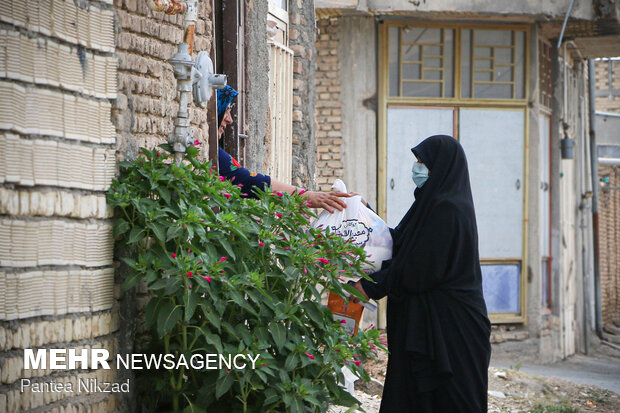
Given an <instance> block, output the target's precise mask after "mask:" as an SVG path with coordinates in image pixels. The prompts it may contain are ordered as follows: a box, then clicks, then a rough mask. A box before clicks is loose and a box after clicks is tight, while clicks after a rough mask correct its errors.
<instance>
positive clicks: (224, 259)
mask: <svg viewBox="0 0 620 413" xmlns="http://www.w3.org/2000/svg"><path fill="white" fill-rule="evenodd" d="M227 259H228V258H226V257H222V258H220V260H219V261H218V264H219V263H220V262H224V261H226V260H227Z"/></svg>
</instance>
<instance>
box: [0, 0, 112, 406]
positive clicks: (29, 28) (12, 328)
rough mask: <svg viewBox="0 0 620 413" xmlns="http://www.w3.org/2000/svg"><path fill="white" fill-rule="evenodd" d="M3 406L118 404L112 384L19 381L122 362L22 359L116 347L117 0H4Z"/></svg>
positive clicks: (0, 175)
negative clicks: (51, 386)
mask: <svg viewBox="0 0 620 413" xmlns="http://www.w3.org/2000/svg"><path fill="white" fill-rule="evenodd" d="M0 32H1V33H0V246H1V247H0V371H1V375H0V376H1V377H0V379H1V384H0V411H3V412H19V411H30V410H33V411H49V412H60V411H61V410H62V411H65V412H67V411H71V412H73V411H78V410H80V411H84V412H94V411H97V412H99V411H113V410H115V409H116V407H117V406H118V401H117V399H116V397H115V396H114V395H111V394H106V393H95V394H86V393H78V392H75V393H70V392H55V393H51V392H47V393H35V392H32V391H30V389H27V390H26V391H24V392H23V393H22V392H20V389H19V385H20V379H21V378H30V379H31V380H32V382H33V383H41V382H51V381H55V382H63V383H69V382H70V383H72V384H73V385H74V386H76V384H77V380H78V378H99V379H100V380H114V379H115V372H114V371H113V370H95V371H80V370H62V371H58V370H56V371H52V370H49V369H47V370H46V369H38V370H24V369H23V350H22V349H24V348H88V347H96V348H106V349H108V350H109V351H110V352H111V353H112V354H114V353H115V351H116V346H117V341H116V336H117V333H116V331H117V330H118V328H119V319H118V313H117V311H116V309H117V305H118V304H117V303H116V300H115V296H114V294H113V291H114V269H113V267H112V264H113V261H112V259H113V256H112V248H113V240H112V234H111V229H112V221H111V219H110V218H111V212H110V211H109V209H108V208H107V206H106V202H105V194H104V191H105V190H106V189H107V188H108V186H109V184H110V182H111V180H112V178H113V176H114V172H115V156H114V155H115V154H114V152H115V150H114V143H115V131H114V127H113V125H112V123H111V122H110V112H111V101H112V100H113V99H114V98H115V97H116V90H117V86H116V58H115V55H114V51H115V49H114V44H115V42H114V9H113V5H112V2H111V1H90V2H79V3H74V2H73V1H66V0H46V1H37V2H26V1H14V2H4V3H3V4H2V5H1V6H0Z"/></svg>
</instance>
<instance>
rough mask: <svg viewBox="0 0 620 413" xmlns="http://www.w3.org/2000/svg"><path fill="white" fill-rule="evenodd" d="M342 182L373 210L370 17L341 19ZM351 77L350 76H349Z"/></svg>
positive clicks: (373, 94)
mask: <svg viewBox="0 0 620 413" xmlns="http://www.w3.org/2000/svg"><path fill="white" fill-rule="evenodd" d="M340 30H341V36H342V37H341V39H342V40H341V42H340V51H339V54H340V56H341V57H340V59H341V73H340V79H341V88H342V91H341V93H340V100H341V102H342V162H343V167H344V176H343V180H344V182H345V183H346V184H347V189H348V190H349V191H352V192H358V193H361V194H362V195H363V196H364V198H365V199H366V201H368V202H369V203H370V204H371V205H372V206H373V208H374V207H376V206H377V49H376V29H375V20H374V18H372V17H345V18H342V19H341V25H340ZM351 73H353V74H354V76H351Z"/></svg>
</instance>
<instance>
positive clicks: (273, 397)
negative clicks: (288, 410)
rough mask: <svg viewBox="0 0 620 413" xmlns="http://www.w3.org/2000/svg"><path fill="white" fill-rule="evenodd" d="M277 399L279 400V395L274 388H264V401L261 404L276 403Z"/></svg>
mask: <svg viewBox="0 0 620 413" xmlns="http://www.w3.org/2000/svg"><path fill="white" fill-rule="evenodd" d="M279 401H280V395H279V394H278V393H276V391H275V390H274V389H267V390H265V401H264V403H263V406H267V405H269V404H274V403H278V402H279Z"/></svg>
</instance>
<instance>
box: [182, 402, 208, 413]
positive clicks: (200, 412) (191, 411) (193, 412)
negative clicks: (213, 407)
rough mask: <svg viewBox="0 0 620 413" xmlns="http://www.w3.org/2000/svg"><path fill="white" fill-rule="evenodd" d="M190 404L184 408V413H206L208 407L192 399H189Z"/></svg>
mask: <svg viewBox="0 0 620 413" xmlns="http://www.w3.org/2000/svg"><path fill="white" fill-rule="evenodd" d="M188 403H189V405H188V406H187V407H185V409H183V413H206V411H207V409H205V408H204V407H201V406H198V405H197V404H194V403H192V402H190V401H188Z"/></svg>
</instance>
